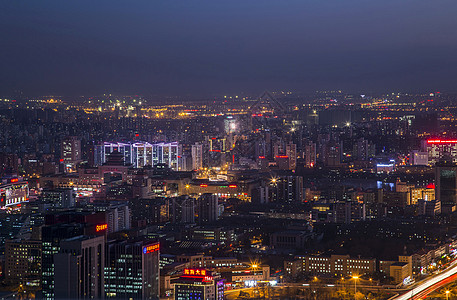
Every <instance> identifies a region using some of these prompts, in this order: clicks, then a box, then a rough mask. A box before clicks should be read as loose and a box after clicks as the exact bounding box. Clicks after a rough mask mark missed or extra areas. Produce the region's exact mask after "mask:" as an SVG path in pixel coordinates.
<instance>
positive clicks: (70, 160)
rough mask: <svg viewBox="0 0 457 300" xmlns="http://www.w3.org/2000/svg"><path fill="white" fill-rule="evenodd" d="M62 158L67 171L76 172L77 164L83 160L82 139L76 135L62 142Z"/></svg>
mask: <svg viewBox="0 0 457 300" xmlns="http://www.w3.org/2000/svg"><path fill="white" fill-rule="evenodd" d="M61 160H62V162H63V163H64V165H65V172H75V171H76V164H77V163H79V162H81V140H80V139H78V138H77V137H75V136H70V137H67V138H66V139H64V140H63V141H62V144H61Z"/></svg>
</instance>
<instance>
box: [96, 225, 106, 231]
mask: <svg viewBox="0 0 457 300" xmlns="http://www.w3.org/2000/svg"><path fill="white" fill-rule="evenodd" d="M106 229H108V224H101V225H97V226H95V231H96V232H99V231H102V230H106Z"/></svg>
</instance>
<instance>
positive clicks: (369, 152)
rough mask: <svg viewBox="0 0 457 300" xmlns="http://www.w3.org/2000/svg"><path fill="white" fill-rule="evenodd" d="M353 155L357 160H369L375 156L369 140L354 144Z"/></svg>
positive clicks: (361, 139)
mask: <svg viewBox="0 0 457 300" xmlns="http://www.w3.org/2000/svg"><path fill="white" fill-rule="evenodd" d="M353 153H354V158H355V159H356V160H367V159H369V158H370V157H371V156H373V155H374V153H373V145H372V144H370V143H369V142H368V140H366V139H364V138H360V139H358V140H357V142H356V143H354V149H353Z"/></svg>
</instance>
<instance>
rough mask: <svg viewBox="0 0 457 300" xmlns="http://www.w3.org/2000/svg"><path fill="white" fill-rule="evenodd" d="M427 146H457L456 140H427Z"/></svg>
mask: <svg viewBox="0 0 457 300" xmlns="http://www.w3.org/2000/svg"><path fill="white" fill-rule="evenodd" d="M427 144H457V140H427Z"/></svg>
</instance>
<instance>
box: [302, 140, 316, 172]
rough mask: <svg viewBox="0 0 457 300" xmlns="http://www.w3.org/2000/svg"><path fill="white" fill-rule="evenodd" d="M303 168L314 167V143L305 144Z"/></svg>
mask: <svg viewBox="0 0 457 300" xmlns="http://www.w3.org/2000/svg"><path fill="white" fill-rule="evenodd" d="M304 158H305V167H307V168H312V167H314V166H315V165H316V143H313V142H311V141H308V142H307V143H306V144H305V153H304Z"/></svg>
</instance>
